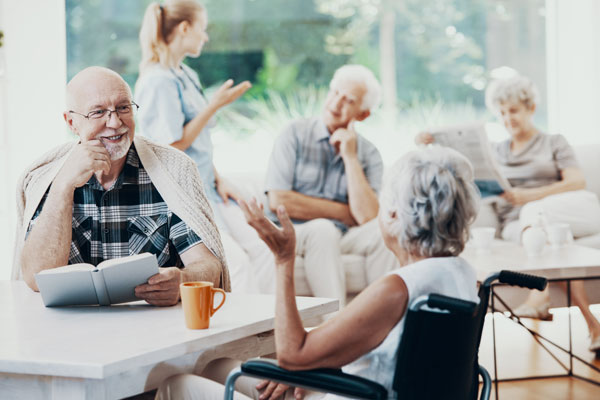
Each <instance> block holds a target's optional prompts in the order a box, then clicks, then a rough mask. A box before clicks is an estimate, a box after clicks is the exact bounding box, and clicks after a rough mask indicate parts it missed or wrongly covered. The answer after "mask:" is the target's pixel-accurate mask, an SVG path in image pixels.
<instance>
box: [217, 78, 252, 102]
mask: <svg viewBox="0 0 600 400" xmlns="http://www.w3.org/2000/svg"><path fill="white" fill-rule="evenodd" d="M251 87H252V84H251V83H250V82H248V81H244V82H242V83H239V84H237V85H235V86H233V79H227V80H226V81H225V83H224V84H222V85H221V87H220V88H219V89H218V90H217V91H216V92H215V93H214V94H213V96H212V98H211V100H210V102H211V103H212V104H213V105H215V106H216V107H217V108H221V107H223V106H226V105H227V104H229V103H232V102H233V101H235V100H237V99H238V98H239V97H240V96H241V95H243V94H244V93H245V92H246V90H248V89H250V88H251Z"/></svg>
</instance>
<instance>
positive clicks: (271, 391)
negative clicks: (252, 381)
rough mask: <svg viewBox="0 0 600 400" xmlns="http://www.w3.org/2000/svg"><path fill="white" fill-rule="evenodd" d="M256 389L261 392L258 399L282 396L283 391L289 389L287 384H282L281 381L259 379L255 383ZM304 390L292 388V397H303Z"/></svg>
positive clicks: (298, 399) (299, 398) (299, 399)
mask: <svg viewBox="0 0 600 400" xmlns="http://www.w3.org/2000/svg"><path fill="white" fill-rule="evenodd" d="M256 389H257V390H262V391H263V392H262V393H261V394H260V396H259V397H258V398H259V399H260V400H269V399H273V400H274V399H278V398H282V399H283V398H284V396H285V391H286V390H288V389H289V386H288V385H284V384H283V383H277V382H272V381H268V380H264V381H261V382H260V383H259V384H258V385H256ZM304 395H305V390H304V389H302V388H294V398H295V399H297V400H301V399H303V398H304Z"/></svg>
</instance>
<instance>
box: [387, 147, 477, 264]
mask: <svg viewBox="0 0 600 400" xmlns="http://www.w3.org/2000/svg"><path fill="white" fill-rule="evenodd" d="M386 178H387V179H386V184H385V186H384V189H383V191H382V194H381V199H380V200H381V210H380V214H381V218H382V223H384V224H386V226H387V228H388V229H387V231H388V233H389V234H390V235H391V236H393V237H395V238H396V240H398V243H399V244H400V246H401V247H402V248H403V249H404V250H406V251H407V252H408V253H409V254H411V255H415V256H420V257H444V256H457V255H459V254H460V253H461V252H462V251H463V249H464V247H465V243H466V241H467V240H468V238H469V226H470V225H471V223H473V221H474V220H475V217H476V216H477V212H478V210H479V200H480V195H479V190H478V189H477V187H476V186H475V183H474V182H473V167H472V166H471V163H470V162H469V160H467V159H466V158H465V157H464V156H463V155H462V154H460V153H458V152H457V151H456V150H453V149H450V148H447V147H440V146H431V147H428V148H425V149H422V150H417V151H412V152H409V153H407V154H405V155H404V156H403V157H402V158H401V159H400V160H398V161H397V162H396V163H395V164H394V166H393V167H392V168H391V170H390V171H389V172H388V175H387V177H386Z"/></svg>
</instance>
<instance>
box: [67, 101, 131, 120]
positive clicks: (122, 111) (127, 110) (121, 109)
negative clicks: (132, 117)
mask: <svg viewBox="0 0 600 400" xmlns="http://www.w3.org/2000/svg"><path fill="white" fill-rule="evenodd" d="M139 108H140V106H138V105H137V104H135V103H134V102H133V101H132V102H131V103H130V104H123V105H120V106H117V107H115V109H114V110H109V109H99V110H92V111H90V112H89V113H87V114H82V113H78V112H77V111H72V110H70V111H69V113H73V114H77V115H81V116H82V117H84V118H86V119H100V118H103V117H104V116H105V115H108V119H110V116H111V115H112V113H117V116H119V117H120V116H121V115H127V114H131V113H132V112H134V111H137V110H138V109H139Z"/></svg>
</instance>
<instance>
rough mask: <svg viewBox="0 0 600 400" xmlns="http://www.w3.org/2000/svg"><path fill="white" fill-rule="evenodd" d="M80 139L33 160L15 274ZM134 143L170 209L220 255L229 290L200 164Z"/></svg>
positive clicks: (21, 200)
mask: <svg viewBox="0 0 600 400" xmlns="http://www.w3.org/2000/svg"><path fill="white" fill-rule="evenodd" d="M77 143H78V141H74V142H71V143H66V144H63V145H61V146H58V147H56V148H54V149H53V150H51V151H49V152H48V153H46V154H44V156H42V157H41V158H39V159H38V160H37V161H36V162H34V163H33V164H32V165H31V166H30V167H29V168H28V169H27V171H26V172H25V173H24V174H23V175H22V177H21V179H20V180H19V184H18V186H17V234H16V240H15V249H14V261H13V271H12V279H19V278H20V276H21V251H22V249H23V244H24V243H25V234H26V232H27V227H28V226H29V222H30V221H31V218H32V217H33V214H34V213H35V210H36V209H37V207H38V205H39V204H40V201H41V200H42V198H43V197H44V193H46V190H47V189H48V187H49V186H50V184H51V183H52V181H53V180H54V178H55V177H56V174H57V173H58V171H59V170H60V168H61V167H62V166H63V164H64V162H65V160H66V159H67V157H68V156H69V154H70V153H71V151H72V150H73V149H74V147H75V145H76V144H77ZM134 143H135V148H136V150H137V153H138V156H139V158H140V161H141V162H142V165H143V166H144V169H145V170H146V172H147V173H148V175H149V176H150V180H151V181H152V183H153V184H154V186H155V187H156V189H157V190H158V192H159V193H160V195H161V196H162V198H163V199H164V200H165V202H166V203H167V205H168V207H169V209H170V210H171V211H173V212H174V213H175V214H177V216H179V218H181V219H182V220H183V221H184V222H185V223H186V224H188V226H189V227H190V228H191V229H192V230H193V231H194V232H196V234H198V236H200V237H201V238H202V241H203V243H204V245H206V247H207V248H208V249H209V250H210V251H211V252H212V253H213V254H214V255H215V256H216V257H217V258H218V259H219V261H221V265H222V266H223V269H222V271H221V284H222V287H223V289H225V290H227V291H230V290H231V282H230V278H229V271H228V269H227V263H226V261H225V252H224V251H223V245H222V244H221V237H220V235H219V231H218V230H217V227H216V225H215V221H214V217H213V213H212V209H211V208H210V205H209V203H208V201H207V200H206V195H205V194H204V189H203V186H202V180H201V178H200V174H199V173H198V167H197V166H196V164H195V163H194V161H192V159H191V158H189V157H188V156H187V155H186V154H185V153H183V152H181V151H179V150H175V149H173V148H172V147H169V146H163V145H160V144H157V143H154V142H151V141H150V140H148V139H146V138H144V137H142V136H136V137H135V138H134Z"/></svg>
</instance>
